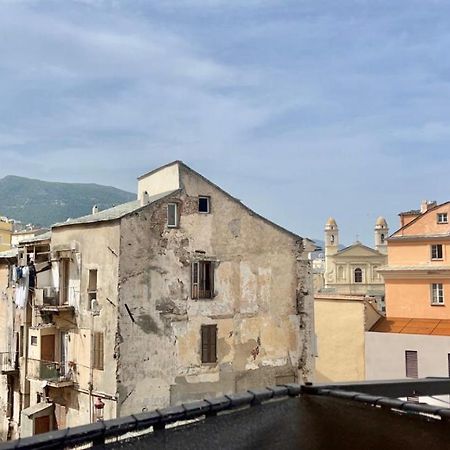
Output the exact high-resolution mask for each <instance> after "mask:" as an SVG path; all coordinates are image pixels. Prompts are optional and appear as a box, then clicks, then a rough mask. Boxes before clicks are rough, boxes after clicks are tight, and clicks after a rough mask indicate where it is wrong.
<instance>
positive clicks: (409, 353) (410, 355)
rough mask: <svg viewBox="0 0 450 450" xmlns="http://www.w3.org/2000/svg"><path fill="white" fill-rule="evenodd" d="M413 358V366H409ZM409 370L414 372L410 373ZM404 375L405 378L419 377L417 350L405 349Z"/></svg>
mask: <svg viewBox="0 0 450 450" xmlns="http://www.w3.org/2000/svg"><path fill="white" fill-rule="evenodd" d="M414 359H415V364H414V367H412V368H411V363H412V362H414V361H413V360H414ZM408 363H409V364H408ZM411 370H412V371H413V372H414V373H411ZM405 376H406V378H418V377H419V354H418V352H417V350H405Z"/></svg>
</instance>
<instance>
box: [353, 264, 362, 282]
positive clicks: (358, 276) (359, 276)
mask: <svg viewBox="0 0 450 450" xmlns="http://www.w3.org/2000/svg"><path fill="white" fill-rule="evenodd" d="M354 280H355V283H362V281H363V274H362V270H361V269H360V268H359V267H357V268H356V269H355V272H354Z"/></svg>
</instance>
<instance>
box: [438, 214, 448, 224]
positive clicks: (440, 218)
mask: <svg viewBox="0 0 450 450" xmlns="http://www.w3.org/2000/svg"><path fill="white" fill-rule="evenodd" d="M437 223H448V217H447V213H437Z"/></svg>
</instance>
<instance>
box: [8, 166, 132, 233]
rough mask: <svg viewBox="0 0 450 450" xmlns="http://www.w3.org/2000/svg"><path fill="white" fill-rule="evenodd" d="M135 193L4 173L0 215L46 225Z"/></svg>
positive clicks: (127, 199)
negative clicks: (5, 174)
mask: <svg viewBox="0 0 450 450" xmlns="http://www.w3.org/2000/svg"><path fill="white" fill-rule="evenodd" d="M135 199H136V195H135V194H132V193H130V192H126V191H122V190H120V189H116V188H113V187H109V186H101V185H98V184H84V183H54V182H49V181H41V180H34V179H30V178H23V177H17V176H13V175H8V176H6V177H4V178H2V179H0V216H7V217H8V218H11V219H15V220H20V221H21V222H22V223H24V224H27V223H32V224H34V225H39V226H42V227H48V226H50V225H52V224H53V223H56V222H63V221H65V220H66V219H67V218H69V217H72V218H73V217H80V216H84V215H86V214H90V213H91V211H92V206H93V205H97V206H98V208H99V210H102V209H106V208H110V207H112V206H113V205H118V204H120V203H125V202H128V201H131V200H135Z"/></svg>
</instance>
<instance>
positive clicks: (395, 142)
mask: <svg viewBox="0 0 450 450" xmlns="http://www.w3.org/2000/svg"><path fill="white" fill-rule="evenodd" d="M449 8H450V7H449V5H448V4H447V3H445V2H438V1H434V2H427V3H426V5H425V4H424V3H423V2H421V1H418V0H411V1H406V0H405V1H399V2H394V3H392V2H387V1H381V0H377V1H373V2H367V1H362V0H361V1H357V0H343V1H340V2H335V1H331V0H326V1H324V2H313V1H307V0H302V1H297V0H296V1H293V0H286V1H278V0H277V1H276V0H274V1H270V0H249V1H246V2H242V1H240V2H237V1H233V0H230V1H226V2H225V1H222V0H210V1H208V0H204V1H201V0H167V1H164V2H147V1H142V0H130V1H127V2H121V1H113V0H98V1H96V0H91V1H89V0H78V1H66V2H59V1H50V0H43V1H33V0H29V1H21V2H0V27H1V29H2V33H3V35H4V36H5V39H3V40H2V41H0V53H1V54H2V58H1V59H0V73H1V76H2V83H1V84H0V96H1V98H2V102H1V103H0V155H1V157H2V166H1V167H0V176H3V175H6V174H7V173H16V174H20V175H25V176H30V177H41V178H46V179H54V180H60V181H62V180H67V181H94V182H99V183H104V184H112V185H116V186H118V187H122V188H126V189H129V190H134V189H135V177H136V176H137V175H139V174H141V173H143V172H145V171H146V170H150V169H151V168H153V167H155V166H157V165H159V164H163V163H165V162H167V161H170V160H173V159H183V160H185V161H186V162H187V163H190V164H192V165H193V167H194V168H195V169H196V170H198V171H200V172H202V173H204V174H205V175H206V176H208V177H210V178H211V179H213V180H214V181H216V182H217V183H218V184H220V185H222V186H223V187H224V188H225V189H227V190H229V191H230V192H231V193H232V194H234V195H236V196H237V197H239V198H242V199H243V200H244V201H245V202H246V203H247V204H249V205H250V206H253V207H255V209H257V210H258V211H260V212H262V213H263V214H265V215H267V216H269V217H270V218H272V219H273V220H275V221H277V222H280V223H281V224H282V225H285V226H287V227H289V228H291V229H293V230H294V231H296V232H298V233H300V234H306V235H310V236H315V237H320V235H321V232H322V227H323V222H324V221H325V220H326V218H327V217H328V216H329V215H330V214H332V215H334V216H336V219H337V220H338V222H339V224H340V225H341V227H342V229H343V230H345V231H343V233H344V241H345V240H346V236H348V239H347V240H351V239H353V237H354V236H355V235H356V234H357V233H358V234H360V235H361V236H367V240H368V242H369V243H370V240H371V234H372V226H373V224H372V222H373V221H374V220H375V219H376V217H377V216H378V215H380V214H382V215H386V216H388V220H389V221H391V222H394V221H395V220H396V217H395V214H396V212H398V210H399V209H410V208H414V207H416V206H417V204H418V202H419V201H420V200H421V199H422V197H424V196H431V197H437V199H438V200H446V199H445V198H440V196H442V195H444V194H442V193H444V192H448V183H447V182H446V181H445V180H446V179H447V177H446V176H445V173H446V171H448V168H449V161H448V159H449V158H448V157H447V156H446V153H445V152H446V151H447V148H448V143H449V139H450V136H449V125H448V123H447V117H448V115H449V112H450V111H449V109H450V107H449V105H448V102H447V101H446V98H447V97H448V94H450V92H449V86H450V84H449V74H450V70H449V69H450V67H449V63H448V62H447V60H448V58H447V49H448V47H449V44H450V33H449V32H448V31H447V24H448V18H449V17H450V9H449ZM433 174H442V176H439V177H433ZM430 177H432V179H433V182H432V183H430ZM346 233H347V234H346Z"/></svg>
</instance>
